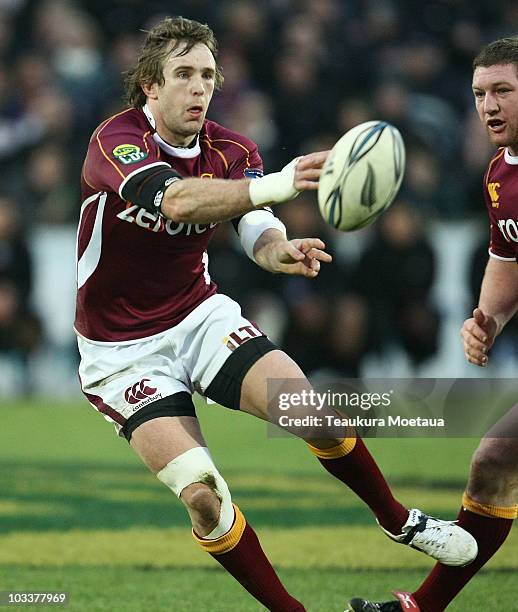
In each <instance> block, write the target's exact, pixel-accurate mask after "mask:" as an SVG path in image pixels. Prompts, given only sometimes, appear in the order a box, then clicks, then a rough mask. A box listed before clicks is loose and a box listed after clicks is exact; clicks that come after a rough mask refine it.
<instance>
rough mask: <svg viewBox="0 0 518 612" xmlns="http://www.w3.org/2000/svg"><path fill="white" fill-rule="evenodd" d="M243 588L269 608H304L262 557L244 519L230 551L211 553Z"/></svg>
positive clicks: (281, 611)
mask: <svg viewBox="0 0 518 612" xmlns="http://www.w3.org/2000/svg"><path fill="white" fill-rule="evenodd" d="M212 556H213V557H214V559H216V561H218V563H221V565H222V566H223V567H224V568H225V569H226V570H227V572H229V573H230V574H232V576H234V578H235V579H236V580H237V581H238V582H240V583H241V584H242V585H243V586H244V587H245V589H246V590H247V591H248V592H249V593H250V594H251V595H253V596H254V597H255V598H256V599H258V600H259V601H260V602H261V603H262V604H263V605H264V606H266V607H267V608H268V610H272V611H273V612H304V611H305V608H304V606H303V605H302V604H301V603H300V602H299V601H297V600H296V599H295V598H293V597H292V596H291V595H290V594H289V593H288V592H287V591H286V589H285V588H284V586H283V585H282V583H281V581H280V580H279V578H278V576H277V574H276V573H275V570H274V569H273V567H272V566H271V564H270V562H269V561H268V559H267V558H266V555H265V554H264V552H263V549H262V548H261V544H260V543H259V540H258V538H257V536H256V534H255V532H254V530H253V529H252V528H251V527H250V525H249V524H248V523H247V524H246V527H245V529H244V531H243V535H242V536H241V539H240V540H239V542H238V543H237V545H236V546H235V547H234V548H233V549H232V550H230V551H228V552H225V553H223V554H212Z"/></svg>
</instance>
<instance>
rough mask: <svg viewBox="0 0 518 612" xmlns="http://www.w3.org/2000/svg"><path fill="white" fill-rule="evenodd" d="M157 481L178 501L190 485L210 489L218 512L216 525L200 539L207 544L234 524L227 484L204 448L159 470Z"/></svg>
mask: <svg viewBox="0 0 518 612" xmlns="http://www.w3.org/2000/svg"><path fill="white" fill-rule="evenodd" d="M157 478H158V479H159V480H160V481H161V482H163V483H164V484H165V485H166V486H168V487H169V488H170V489H171V490H172V491H173V492H174V493H175V494H176V495H177V496H178V497H180V495H181V493H182V491H183V490H184V489H185V487H187V486H189V485H190V484H194V483H196V482H202V483H204V484H207V485H208V486H209V487H211V488H212V489H214V492H215V493H216V495H217V496H218V498H219V500H220V502H221V510H220V513H219V522H218V524H217V525H216V527H215V528H214V529H213V530H212V531H211V532H210V533H209V534H208V535H206V536H204V537H205V538H206V539H208V540H215V539H216V538H219V537H221V536H222V535H225V534H226V533H227V532H228V531H229V530H230V528H231V527H232V523H233V522H234V508H233V506H232V498H231V497H230V491H229V490H228V486H227V483H226V482H225V480H224V479H223V477H222V476H221V474H220V473H219V472H218V470H217V468H216V466H215V465H214V462H213V461H212V457H211V456H210V454H209V449H208V448H206V447H204V446H198V447H196V448H191V449H190V450H188V451H186V452H185V453H182V454H181V455H179V456H178V457H176V459H173V460H172V461H170V462H169V463H168V464H167V465H166V466H165V468H163V469H162V470H160V472H158V474H157Z"/></svg>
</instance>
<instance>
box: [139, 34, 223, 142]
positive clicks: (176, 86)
mask: <svg viewBox="0 0 518 612" xmlns="http://www.w3.org/2000/svg"><path fill="white" fill-rule="evenodd" d="M181 51H182V47H180V48H179V49H178V50H177V51H176V52H175V53H174V55H172V56H171V57H170V58H169V59H168V60H167V61H166V63H165V66H164V84H163V85H162V86H160V87H158V86H156V85H155V86H153V87H152V94H151V95H148V97H149V98H151V100H152V111H153V115H154V116H155V120H156V122H157V131H158V133H159V134H160V135H161V136H162V137H163V138H164V139H165V140H167V141H168V142H169V143H170V144H172V145H179V146H186V145H188V144H189V143H190V142H191V141H192V139H193V136H195V135H196V134H197V133H198V132H199V131H200V130H201V128H202V126H203V121H204V119H205V115H206V114H207V109H208V107H209V103H210V101H211V98H212V94H213V93H214V78H215V75H216V63H215V61H214V57H213V55H212V53H211V52H210V50H209V48H208V47H207V46H205V45H203V44H197V45H195V46H194V47H193V48H192V49H191V50H190V51H189V52H188V53H186V54H185V55H179V54H178V53H179V52H180V53H181ZM146 93H147V92H146Z"/></svg>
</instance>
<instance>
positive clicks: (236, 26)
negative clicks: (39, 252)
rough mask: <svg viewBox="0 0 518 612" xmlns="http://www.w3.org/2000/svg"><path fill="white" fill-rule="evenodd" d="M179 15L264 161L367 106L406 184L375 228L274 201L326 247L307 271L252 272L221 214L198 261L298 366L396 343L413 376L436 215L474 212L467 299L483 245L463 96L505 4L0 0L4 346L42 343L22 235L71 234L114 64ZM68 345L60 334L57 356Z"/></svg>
mask: <svg viewBox="0 0 518 612" xmlns="http://www.w3.org/2000/svg"><path fill="white" fill-rule="evenodd" d="M179 14H181V15H183V16H185V17H189V18H193V19H197V20H199V21H202V22H207V23H209V24H210V25H211V27H212V28H213V29H214V30H215V33H216V35H217V37H218V40H219V43H220V56H219V61H220V63H221V65H222V67H223V73H224V76H225V84H224V88H223V90H222V91H221V92H219V93H218V94H217V95H216V96H215V98H214V100H213V103H212V107H211V109H210V110H209V115H208V117H209V118H211V119H213V120H216V121H218V122H220V123H222V124H223V125H225V126H226V127H228V128H230V129H234V130H236V131H238V132H241V133H243V134H245V135H247V136H248V137H250V138H252V139H253V140H255V141H256V142H257V143H258V144H259V147H260V151H261V153H262V156H263V159H264V163H265V169H266V171H272V170H276V169H278V168H279V167H280V166H281V165H283V164H284V163H286V162H288V161H289V160H291V159H292V158H293V157H294V156H295V155H298V154H301V153H306V152H309V151H312V150H318V149H322V148H330V147H331V146H332V145H333V144H334V142H335V141H336V140H337V139H338V137H339V136H340V135H341V134H342V133H343V132H345V131H346V130H347V129H349V128H350V127H352V126H354V125H356V124H358V123H360V122H362V121H366V120H369V119H378V118H379V119H385V120H388V121H390V122H392V123H393V124H394V125H396V126H397V127H398V128H399V129H400V130H401V132H402V134H403V137H404V139H405V142H406V146H407V171H406V177H405V181H404V184H403V187H402V189H401V192H400V195H399V197H398V200H397V202H396V203H395V205H394V206H393V207H392V209H391V210H390V211H389V212H388V213H387V214H385V215H384V217H383V218H382V219H381V220H380V221H379V222H378V223H377V224H375V226H373V227H372V228H370V229H368V230H366V231H362V232H360V233H359V234H358V235H345V236H343V235H338V234H337V233H336V232H334V230H331V229H330V228H328V227H326V226H325V225H324V224H323V222H322V221H321V219H320V217H319V214H318V210H317V208H316V205H315V198H314V196H313V195H310V196H307V195H302V196H300V198H299V200H298V202H297V205H296V206H292V205H289V204H288V205H283V206H281V207H279V214H280V216H281V217H282V218H283V220H284V221H285V223H286V224H287V226H288V229H289V233H290V235H291V236H292V237H297V236H314V235H317V236H320V237H322V238H323V239H324V240H325V241H326V242H327V244H328V247H329V249H330V250H331V251H332V252H333V254H334V255H335V259H334V262H333V264H331V265H329V266H326V267H325V269H324V270H322V273H321V275H320V277H319V278H318V279H317V280H316V281H307V280H305V279H301V278H294V277H285V276H284V277H281V276H272V275H268V274H266V273H263V272H262V271H261V270H260V269H258V268H257V267H256V266H254V264H252V263H251V262H250V261H249V260H247V258H246V256H245V255H244V254H243V253H242V252H241V250H240V247H239V246H238V245H237V242H236V237H235V235H234V233H233V229H232V228H231V226H228V227H227V225H223V226H222V227H220V229H219V231H218V233H217V236H216V238H215V239H214V242H213V245H212V249H211V251H210V253H209V255H210V257H211V267H210V271H211V275H212V276H213V278H214V279H215V280H216V282H218V283H219V286H220V289H221V291H223V292H226V293H228V294H229V295H231V296H233V297H235V298H236V299H238V300H239V301H240V302H241V303H242V305H243V307H244V310H245V313H246V314H247V315H248V316H249V317H250V318H253V319H254V318H255V320H257V321H258V322H259V323H260V324H261V325H263V326H264V328H265V329H267V330H268V331H269V332H270V335H271V336H272V337H273V338H274V339H275V340H276V341H277V342H279V343H280V344H281V346H283V347H284V348H285V349H286V350H287V351H288V352H289V353H290V354H291V355H292V356H293V357H294V358H295V359H296V360H298V361H299V363H300V364H301V366H302V367H303V368H304V369H305V370H306V371H308V372H314V371H329V372H333V373H336V374H338V375H347V376H356V375H358V374H361V373H362V364H364V363H365V360H366V359H368V357H369V356H372V355H378V356H380V355H381V356H383V355H385V356H386V355H390V354H391V351H394V350H395V351H399V353H401V354H403V355H404V356H405V358H406V360H407V362H408V364H409V367H410V371H415V372H419V367H420V366H422V364H424V363H426V362H427V360H429V359H431V358H433V357H434V355H436V354H437V351H438V346H439V343H440V329H441V318H442V317H443V315H444V313H443V312H442V307H441V303H438V301H437V300H436V299H435V298H434V293H433V287H434V283H435V282H436V275H437V249H436V248H435V245H434V241H433V231H432V229H431V228H433V226H434V224H436V223H450V224H458V223H463V222H465V221H467V220H469V222H470V223H473V224H475V227H478V226H477V223H478V224H479V225H480V229H476V230H474V231H478V232H479V233H478V234H477V244H476V245H475V247H474V248H473V249H472V253H470V255H469V261H468V264H467V268H466V269H467V273H466V286H467V287H468V294H467V295H468V296H469V297H468V299H466V303H465V304H463V306H462V307H463V308H465V310H466V312H468V311H469V308H470V307H471V305H472V304H473V303H474V301H475V300H476V292H477V291H478V285H479V283H480V277H481V274H482V272H483V267H484V264H485V261H486V259H487V250H486V249H487V219H486V216H485V210H484V204H483V200H482V193H481V185H482V175H483V172H484V169H485V165H486V163H487V161H488V159H489V157H490V156H491V151H492V150H491V147H490V146H489V145H488V143H487V142H486V137H485V135H484V132H483V130H482V128H481V127H480V126H479V124H478V119H477V117H476V115H475V113H474V110H473V101H472V95H471V62H472V59H473V57H474V56H475V55H476V54H477V52H478V51H479V49H480V48H481V46H482V45H484V44H485V43H487V42H489V41H491V40H494V39H495V38H499V37H502V36H507V35H514V34H516V33H518V3H517V2H516V1H515V0H507V1H504V0H494V1H493V2H491V3H488V2H487V1H486V0H422V1H421V2H415V1H414V0H318V1H314V0H263V1H262V2H257V1H255V0H219V1H218V2H214V1H213V0H167V1H165V0H164V1H162V0H146V1H144V0H82V1H80V0H76V1H74V0H0V160H1V179H0V181H1V182H0V356H4V357H6V356H7V357H8V358H9V360H10V361H11V362H12V361H13V360H14V361H15V362H16V363H17V364H19V367H21V368H27V367H29V366H28V365H27V364H28V363H30V359H31V355H34V354H36V353H37V352H38V350H41V347H42V346H45V345H48V343H49V338H48V334H47V333H46V327H45V322H44V321H42V320H41V317H40V316H39V314H38V313H39V305H38V303H37V301H36V300H35V299H34V296H33V292H32V283H33V267H34V261H32V262H31V237H32V236H33V233H34V232H35V231H41V229H42V228H44V229H46V230H48V231H52V229H53V228H70V230H71V231H72V230H73V228H74V225H75V223H76V221H77V217H78V212H79V207H80V194H79V189H78V187H79V174H80V168H81V164H82V161H83V157H84V154H85V150H86V146H87V142H88V139H89V136H90V134H91V132H92V131H93V129H94V128H95V127H96V125H97V124H98V123H100V122H101V121H102V120H103V119H104V118H106V117H107V116H109V115H111V114H114V113H115V112H117V111H119V110H121V109H122V108H123V102H122V95H123V86H122V76H121V75H122V73H123V72H124V71H125V70H127V69H128V68H129V66H130V65H131V64H132V62H133V60H134V58H135V56H136V54H137V52H138V49H139V47H140V45H141V44H142V41H143V38H144V37H145V33H144V32H143V30H146V29H149V28H150V27H151V26H152V25H153V24H154V23H155V22H156V21H157V20H159V19H161V18H162V17H164V16H166V15H179ZM32 257H34V255H32ZM49 291H52V288H51V287H49ZM56 316H60V315H59V313H56ZM71 325H72V321H70V326H71ZM512 331H513V330H512V329H511V333H512ZM73 345H74V337H73V334H72V331H71V333H70V338H69V346H68V349H69V351H70V353H69V354H70V360H71V361H74V360H75V359H76V357H75V352H74V349H73ZM1 376H2V369H1V367H0V378H1ZM23 380H24V381H25V383H24V391H25V392H30V391H31V383H30V376H24V377H23ZM0 391H1V384H0Z"/></svg>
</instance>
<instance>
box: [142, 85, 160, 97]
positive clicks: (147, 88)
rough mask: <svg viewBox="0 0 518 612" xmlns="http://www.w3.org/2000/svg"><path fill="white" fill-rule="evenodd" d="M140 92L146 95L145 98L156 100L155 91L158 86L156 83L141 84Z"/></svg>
mask: <svg viewBox="0 0 518 612" xmlns="http://www.w3.org/2000/svg"><path fill="white" fill-rule="evenodd" d="M140 86H141V87H142V91H143V92H144V94H145V95H146V97H147V98H152V99H153V100H156V99H157V98H158V95H157V89H158V86H157V84H156V83H141V84H140Z"/></svg>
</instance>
